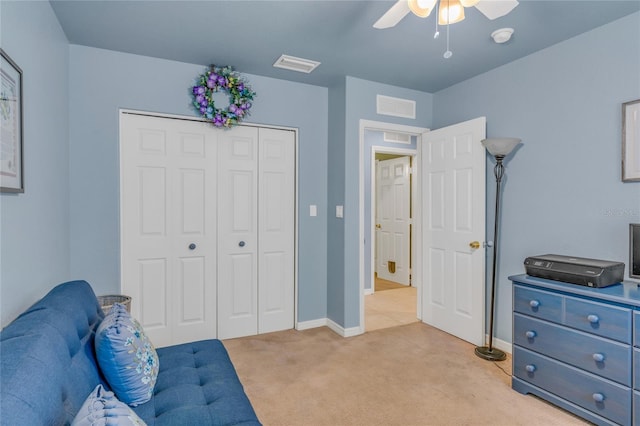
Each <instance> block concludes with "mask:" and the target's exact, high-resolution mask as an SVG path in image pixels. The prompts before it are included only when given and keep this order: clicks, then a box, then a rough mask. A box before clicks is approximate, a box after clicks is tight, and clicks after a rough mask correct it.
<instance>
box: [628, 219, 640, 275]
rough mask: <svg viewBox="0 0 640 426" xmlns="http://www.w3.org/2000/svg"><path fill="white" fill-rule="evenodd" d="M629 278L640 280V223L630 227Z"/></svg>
mask: <svg viewBox="0 0 640 426" xmlns="http://www.w3.org/2000/svg"><path fill="white" fill-rule="evenodd" d="M629 276H630V277H631V278H640V223H632V224H630V225H629Z"/></svg>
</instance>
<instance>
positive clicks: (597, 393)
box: [591, 392, 604, 402]
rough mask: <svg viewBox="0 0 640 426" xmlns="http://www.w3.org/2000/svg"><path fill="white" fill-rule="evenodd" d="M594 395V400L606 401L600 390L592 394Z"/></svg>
mask: <svg viewBox="0 0 640 426" xmlns="http://www.w3.org/2000/svg"><path fill="white" fill-rule="evenodd" d="M591 396H592V397H593V400H594V401H595V402H602V401H604V395H603V394H601V393H600V392H596V393H594V394H593V395H591Z"/></svg>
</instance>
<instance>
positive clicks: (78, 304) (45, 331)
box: [0, 281, 260, 426]
mask: <svg viewBox="0 0 640 426" xmlns="http://www.w3.org/2000/svg"><path fill="white" fill-rule="evenodd" d="M103 318H104V314H103V312H102V310H101V308H100V305H99V303H98V300H97V298H96V296H95V294H94V292H93V290H92V288H91V286H90V285H89V284H88V283H87V282H86V281H71V282H67V283H64V284H60V285H58V286H57V287H55V288H54V289H53V290H51V291H50V292H49V293H48V294H47V295H46V296H45V297H44V298H42V299H41V300H40V301H38V302H36V303H35V304H34V305H33V306H31V307H30V308H29V309H27V310H26V311H25V312H24V313H22V314H21V315H20V316H19V317H18V318H17V319H15V320H14V321H13V322H12V323H11V324H9V325H8V326H7V327H5V328H4V329H3V330H2V333H1V334H0V377H1V381H0V424H2V425H25V426H26V425H29V426H31V425H66V424H70V423H71V422H72V421H73V419H74V417H75V416H76V413H78V411H79V410H80V408H81V407H82V406H83V403H84V401H85V398H87V396H88V395H89V394H90V393H91V392H92V391H93V390H94V388H96V387H97V386H98V385H100V384H101V385H102V386H103V387H104V389H105V391H108V390H109V386H108V384H107V381H106V380H105V378H104V376H103V375H102V373H101V371H100V368H99V366H98V362H97V361H96V356H95V353H96V352H95V349H94V336H95V332H96V329H97V327H98V326H99V324H100V322H101V321H102V319H103ZM157 354H158V358H159V364H160V369H159V373H158V376H157V381H156V384H155V388H154V391H153V397H152V398H151V400H150V401H148V402H146V403H144V404H141V405H138V406H136V407H131V408H132V409H133V411H134V412H135V413H136V414H137V415H138V416H139V417H140V418H141V419H142V420H144V421H145V422H146V423H147V424H148V425H158V426H160V425H259V424H260V423H259V421H258V418H257V417H256V414H255V412H254V410H253V407H252V406H251V403H250V402H249V399H248V398H247V396H246V394H245V393H244V389H243V387H242V384H241V383H240V380H239V379H238V376H237V374H236V371H235V368H234V367H233V364H232V363H231V360H230V359H229V356H228V354H227V351H226V349H225V348H224V346H223V345H222V343H221V342H220V341H219V340H205V341H199V342H193V343H188V344H182V345H176V346H170V347H166V348H159V349H157Z"/></svg>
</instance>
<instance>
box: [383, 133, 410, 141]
mask: <svg viewBox="0 0 640 426" xmlns="http://www.w3.org/2000/svg"><path fill="white" fill-rule="evenodd" d="M384 141H385V142H393V143H405V144H410V143H411V135H410V134H408V133H395V132H384Z"/></svg>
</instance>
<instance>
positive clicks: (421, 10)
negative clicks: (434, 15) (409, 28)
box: [407, 0, 438, 18]
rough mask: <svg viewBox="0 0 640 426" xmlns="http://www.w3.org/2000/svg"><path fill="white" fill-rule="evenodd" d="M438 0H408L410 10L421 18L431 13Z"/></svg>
mask: <svg viewBox="0 0 640 426" xmlns="http://www.w3.org/2000/svg"><path fill="white" fill-rule="evenodd" d="M437 1H438V0H407V3H408V4H409V10H411V12H412V13H413V14H414V15H416V16H419V17H420V18H426V17H427V16H429V15H431V11H432V10H433V7H434V6H435V5H436V2H437Z"/></svg>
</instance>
